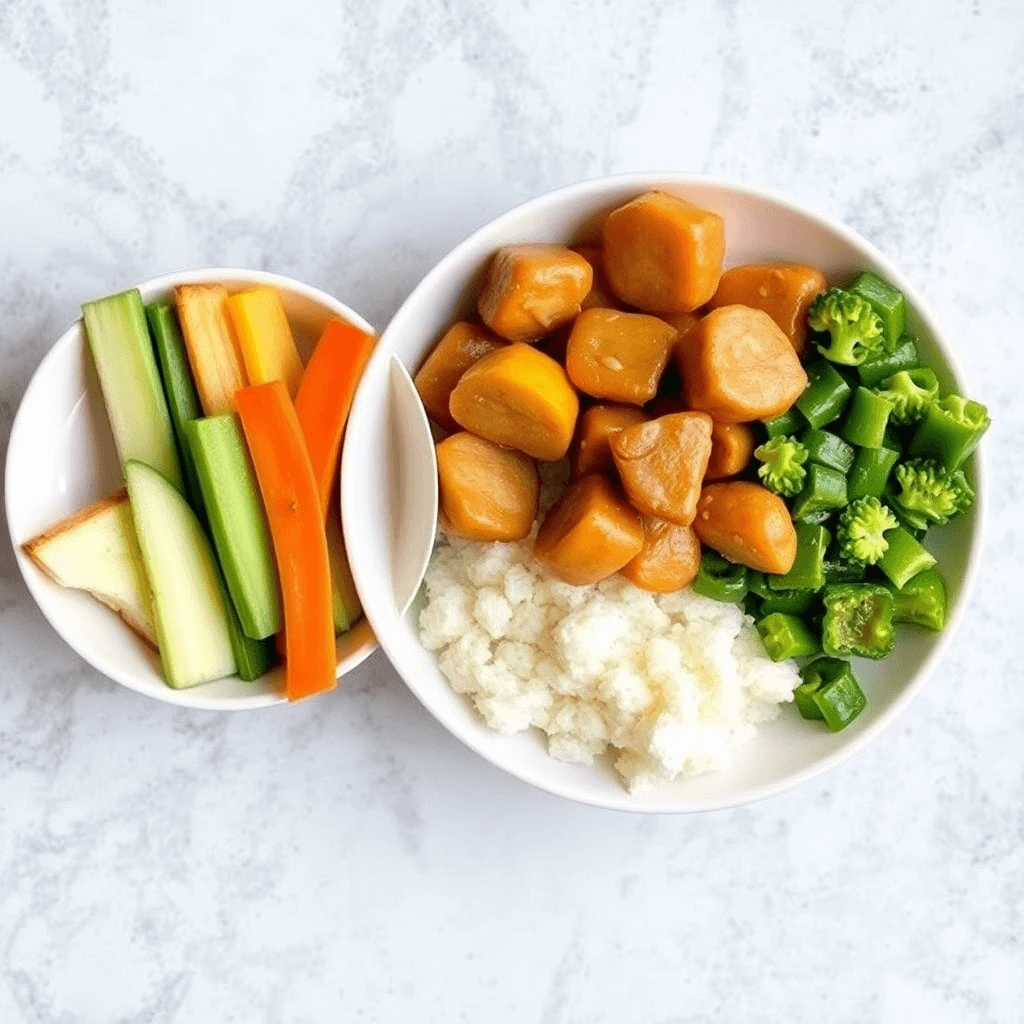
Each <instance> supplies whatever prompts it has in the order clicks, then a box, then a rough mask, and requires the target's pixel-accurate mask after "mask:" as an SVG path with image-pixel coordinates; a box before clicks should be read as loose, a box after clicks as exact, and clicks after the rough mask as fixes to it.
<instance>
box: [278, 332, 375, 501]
mask: <svg viewBox="0 0 1024 1024" xmlns="http://www.w3.org/2000/svg"><path fill="white" fill-rule="evenodd" d="M374 341H375V339H374V337H373V335H372V334H367V333H366V332H365V331H361V330H359V328H358V327H353V326H352V325H351V324H349V323H346V322H345V321H344V320H329V321H328V322H327V325H326V326H325V327H324V330H323V334H321V335H320V341H319V342H317V346H316V348H315V349H314V350H313V355H312V356H310V359H309V363H308V364H307V366H306V371H305V373H303V375H302V381H301V383H300V384H299V393H298V394H297V395H296V396H295V411H296V413H297V414H298V417H299V423H300V424H301V426H302V435H303V437H304V438H305V439H306V450H307V451H308V452H309V460H310V462H311V463H312V464H313V473H314V474H315V475H316V481H317V487H318V488H319V491H320V503H321V505H322V507H323V510H324V514H325V515H326V513H327V508H328V505H329V503H330V497H331V490H332V488H333V486H334V478H335V476H336V474H337V471H338V453H339V452H340V451H341V439H342V437H343V435H344V433H345V422H346V420H347V419H348V412H349V409H351V408H352V398H353V396H354V395H355V393H356V386H357V385H358V384H359V378H360V377H362V375H363V369H364V368H365V367H366V361H367V360H368V359H369V358H370V353H371V352H372V351H373V345H374Z"/></svg>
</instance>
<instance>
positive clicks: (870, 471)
mask: <svg viewBox="0 0 1024 1024" xmlns="http://www.w3.org/2000/svg"><path fill="white" fill-rule="evenodd" d="M899 457H900V456H899V452H896V451H893V450H892V449H890V448H889V447H882V448H858V449H857V457H856V458H855V459H854V460H853V468H852V469H851V470H850V477H849V480H848V481H847V497H848V498H849V499H850V501H856V500H857V498H881V496H882V495H883V494H884V493H885V485H886V483H888V481H889V474H890V473H891V472H892V467H893V466H895V465H896V462H897V460H898V459H899Z"/></svg>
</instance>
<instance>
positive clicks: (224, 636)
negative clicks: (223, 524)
mask: <svg viewBox="0 0 1024 1024" xmlns="http://www.w3.org/2000/svg"><path fill="white" fill-rule="evenodd" d="M124 475H125V481H126V482H127V484H128V498H129V500H130V501H131V506H132V518H133V519H134V520H135V530H136V533H137V534H138V538H139V547H140V549H141V550H142V560H143V563H144V564H145V566H146V573H147V575H148V576H149V583H150V587H151V588H152V591H153V612H154V615H153V617H154V624H155V625H156V633H157V642H158V644H159V647H160V660H161V663H162V665H163V673H164V679H166V680H167V683H168V685H169V686H172V687H174V688H175V689H182V688H184V687H187V686H195V685H197V684H198V683H205V682H209V681H210V680H211V679H220V678H222V677H223V676H229V675H231V674H232V673H233V672H234V671H235V668H236V665H235V656H234V653H233V652H232V648H231V634H230V630H229V627H228V614H229V602H228V596H227V593H226V592H225V590H224V584H223V581H222V579H221V575H220V570H219V569H218V567H217V561H216V559H215V558H214V556H213V551H212V550H211V548H210V542H209V541H208V540H207V538H206V534H205V533H204V532H203V528H202V526H200V524H199V520H198V519H197V518H196V514H195V513H194V512H193V511H192V509H191V508H190V507H189V505H188V502H187V501H185V499H184V498H183V497H182V496H181V493H180V492H179V491H178V490H177V488H175V487H174V486H173V485H172V484H171V483H170V482H169V481H168V480H167V479H166V478H165V477H163V476H162V475H161V474H160V473H158V472H157V471H156V470H155V469H153V468H152V467H150V466H148V465H146V464H145V463H143V462H138V461H136V460H134V459H129V460H128V462H126V463H125V466H124Z"/></svg>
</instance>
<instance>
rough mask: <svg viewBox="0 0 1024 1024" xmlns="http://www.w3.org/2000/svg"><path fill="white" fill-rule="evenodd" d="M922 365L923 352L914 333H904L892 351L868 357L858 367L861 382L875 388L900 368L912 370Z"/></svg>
mask: <svg viewBox="0 0 1024 1024" xmlns="http://www.w3.org/2000/svg"><path fill="white" fill-rule="evenodd" d="M920 365H921V353H920V352H919V351H918V348H917V341H916V340H915V339H914V337H913V335H910V334H904V335H903V337H902V338H900V340H899V344H898V345H897V346H896V348H895V349H893V351H892V352H883V353H882V354H881V355H878V356H875V357H874V359H868V360H867V361H866V362H863V363H861V364H860V366H858V367H857V372H858V373H859V374H860V382H861V384H863V385H864V386H865V387H867V388H873V387H874V386H875V385H876V384H878V383H879V382H880V381H883V380H885V378H886V377H891V376H892V375H893V374H894V373H899V372H900V370H912V369H914V367H916V366H920Z"/></svg>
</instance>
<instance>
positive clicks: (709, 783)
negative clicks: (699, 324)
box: [342, 174, 985, 811]
mask: <svg viewBox="0 0 1024 1024" xmlns="http://www.w3.org/2000/svg"><path fill="white" fill-rule="evenodd" d="M654 187H658V188H664V189H667V190H668V191H671V192H675V193H677V194H678V195H680V196H684V197H685V198H687V199H689V200H691V201H692V202H694V203H697V204H699V205H701V206H707V207H710V208H711V209H714V210H718V211H719V212H720V213H722V214H724V216H725V225H726V242H727V254H726V263H727V265H733V264H737V263H746V262H751V261H757V260H761V261H764V260H798V261H802V262H806V263H809V264H812V265H814V266H817V267H820V268H821V269H822V270H824V271H825V272H826V273H827V274H828V275H829V277H830V278H831V279H832V280H835V281H838V282H842V281H845V280H847V279H848V278H850V277H852V276H853V274H854V273H856V272H857V271H859V270H862V269H864V268H868V269H871V270H874V271H876V272H877V273H878V274H880V275H881V276H882V277H883V278H885V279H887V280H888V281H890V282H892V283H893V284H894V285H895V286H896V287H898V288H900V289H901V290H902V291H903V292H904V293H905V294H906V296H907V298H908V300H909V302H910V306H911V314H910V328H911V330H913V331H914V333H915V334H917V335H918V336H919V338H920V340H921V348H922V353H923V355H924V356H925V358H926V359H927V361H928V362H929V364H931V365H932V366H933V367H934V368H935V370H936V372H937V373H938V375H939V377H940V378H941V379H942V381H943V384H944V385H945V386H946V387H951V386H954V385H956V386H957V387H958V389H959V390H964V389H965V384H964V381H963V378H962V377H961V375H960V373H959V371H958V370H957V368H956V366H955V363H954V360H953V357H952V354H951V350H950V345H949V343H948V342H946V341H944V340H943V339H942V337H941V334H940V332H939V328H938V326H937V325H936V323H935V322H934V320H933V319H932V317H931V316H930V315H929V314H928V312H927V310H926V309H925V306H924V303H923V302H922V301H921V298H920V296H919V295H918V294H917V292H916V291H915V289H914V288H913V287H912V286H911V285H910V283H909V282H908V281H907V280H906V279H905V278H904V276H903V275H902V274H901V273H900V272H899V271H898V270H897V269H896V268H895V267H894V266H892V265H891V264H890V263H889V261H888V260H886V259H885V257H884V256H882V254H881V253H879V252H878V251H877V250H876V249H875V248H874V247H873V246H872V245H870V244H869V243H868V242H866V241H865V240H864V239H862V238H860V237H859V236H858V235H856V234H855V233H854V232H852V231H850V230H848V229H847V228H844V227H842V226H841V225H839V224H836V223H833V222H831V221H829V220H827V219H826V218H824V217H821V216H819V215H817V214H814V213H811V212H810V211H808V210H805V209H802V208H801V207H799V206H797V205H796V204H794V203H792V202H790V201H788V200H785V199H782V198H780V197H779V196H775V195H771V194H769V193H766V192H762V191H759V190H755V189H751V188H746V187H742V186H737V185H730V184H726V183H724V182H719V181H713V180H709V179H705V178H693V177H690V176H686V175H679V174H633V175H624V176H618V177H612V178H602V179H598V180H595V181H588V182H584V183H582V184H579V185H572V186H570V187H568V188H563V189H560V190H558V191H556V192H552V193H550V194H548V195H544V196H541V197H540V198H539V199H535V200H533V201H531V202H528V203H525V204H524V205H522V206H519V207H517V208H516V209H514V210H512V211H511V212H509V213H506V214H505V215H504V216H501V217H499V218H498V219H497V220H495V221H492V222H491V223H490V224H488V225H486V226H485V227H483V228H481V229H480V230H479V231H477V232H476V233H475V234H474V235H472V236H471V237H470V238H468V239H467V240H466V241H465V242H463V243H462V244H461V245H459V246H458V247H457V248H456V249H454V250H453V251H452V252H451V253H450V254H449V255H448V256H446V257H445V258H444V259H443V260H442V261H441V262H440V263H439V264H438V265H437V266H436V267H435V268H434V269H433V270H432V271H431V272H430V273H429V274H428V275H427V276H426V277H425V278H424V279H423V281H422V282H421V283H420V285H419V286H418V287H417V288H416V290H415V291H414V292H413V293H412V295H410V296H409V298H408V299H407V300H406V302H405V304H404V305H403V306H402V308H401V309H400V310H399V311H398V313H397V314H396V315H395V317H394V319H393V320H392V321H391V324H390V325H389V327H388V328H387V330H386V331H385V333H384V335H383V337H382V338H381V341H380V343H379V345H378V349H377V352H376V354H375V355H374V357H373V359H372V360H371V361H370V364H369V366H368V368H367V371H366V374H365V376H364V378H363V382H362V384H361V386H360V389H359V392H358V394H357V396H356V401H355V404H354V407H353V410H352V416H351V419H350V421H349V425H348V433H347V438H346V444H345V458H344V461H343V470H342V520H343V522H344V528H345V536H346V540H347V544H348V549H349V552H350V556H351V562H352V571H353V574H354V576H355V580H356V585H357V587H358V589H359V593H360V595H361V597H362V601H363V605H364V608H365V610H366V614H367V616H368V618H369V620H370V623H371V625H372V626H373V628H374V630H375V631H376V633H377V636H378V637H379V638H380V643H381V646H382V647H383V648H384V650H385V652H386V653H387V655H388V657H389V658H390V659H391V661H392V663H393V664H394V666H395V668H396V669H397V670H398V672H399V674H400V675H401V676H402V678H403V679H404V680H405V682H406V684H407V685H408V686H409V688H410V689H411V690H412V691H413V693H415V694H416V696H417V697H418V698H419V699H420V700H421V701H422V702H423V704H424V705H425V706H426V707H427V708H428V710H429V711H430V712H431V713H432V714H433V715H434V716H435V717H436V718H437V719H438V721H439V722H441V723H442V725H444V726H445V727H446V728H447V729H448V730H449V731H450V732H452V733H453V734H454V735H455V736H457V737H458V738H459V739H460V740H462V741H463V742H464V743H465V744H466V745H467V746H469V747H471V748H472V749H473V750H475V751H476V752H477V753H479V754H480V755H481V756H482V757H484V758H486V759H487V760H488V761H491V762H492V763H493V764H495V765H498V766H499V767H501V768H504V769H505V770H506V771H508V772H511V773H512V774H513V775H516V776H518V777H519V778H521V779H523V780H524V781H526V782H530V783H532V784H533V785H535V786H539V787H540V788H542V789H545V790H548V791H549V792H552V793H557V794H560V795H562V796H566V797H569V798H571V799H574V800H579V801H581V802H584V803H590V804H596V805H600V806H603V807H612V808H619V809H623V810H636V811H698V810H708V809H713V808H719V807H727V806H730V805H734V804H739V803H744V802H746V801H750V800H754V799H757V798H759V797H764V796H767V795H769V794H772V793H778V792H780V791H781V790H783V789H786V788H787V787H789V786H792V785H795V784H796V783H797V782H800V781H802V780H804V779H808V778H810V777H812V776H813V775H816V774H818V773H819V772H821V771H824V770H825V769H826V768H828V767H830V766H832V765H834V764H836V763H838V762H839V761H840V760H842V759H843V758H845V757H847V756H849V755H850V754H852V753H853V752H854V751H856V750H859V749H860V748H862V747H863V746H864V745H865V744H866V743H867V742H868V741H869V740H871V739H872V738H873V737H874V736H877V735H878V734H879V732H881V730H882V729H883V728H884V727H885V726H886V725H888V724H889V723H890V722H892V721H893V720H894V719H895V717H896V715H897V714H898V713H899V712H900V711H901V710H902V709H903V708H905V707H906V706H907V704H908V703H909V701H910V699H911V698H912V697H913V695H914V694H915V693H917V692H918V691H919V690H920V689H921V687H922V686H923V684H924V682H925V679H926V678H927V676H928V673H929V672H930V670H931V669H932V668H933V667H934V665H935V664H936V662H937V661H938V659H939V657H940V656H941V654H942V651H943V650H944V649H945V646H946V644H947V643H948V642H949V639H950V637H951V636H952V635H953V632H954V631H955V629H956V627H957V624H958V622H959V619H960V616H961V614H962V611H963V609H964V606H965V605H966V603H967V602H966V598H967V592H968V590H969V589H970V585H971V583H972V582H973V578H974V575H975V570H976V567H977V563H978V555H979V548H980V537H981V524H982V518H983V505H984V497H985V488H984V480H983V479H982V467H981V465H980V464H979V461H978V460H977V459H976V460H975V461H974V464H973V467H972V473H973V476H974V478H975V481H976V484H977V492H978V501H977V504H976V505H975V507H974V509H973V511H972V512H971V513H970V514H969V515H967V516H966V517H964V518H962V519H960V520H958V521H957V522H956V523H955V525H950V526H948V527H945V528H943V529H940V530H935V531H933V532H932V534H930V538H929V546H930V547H931V548H932V550H933V551H934V553H935V554H936V555H937V556H938V558H939V564H940V567H941V569H942V571H943V573H944V574H945V576H946V578H947V581H948V583H949V590H950V599H951V614H950V616H949V619H948V621H947V625H946V628H945V630H943V632H942V633H941V634H939V635H938V636H931V635H928V634H926V633H924V632H923V631H916V630H913V629H902V630H901V632H900V639H899V645H898V647H897V650H896V653H895V654H894V655H893V656H892V657H890V658H889V659H887V660H886V661H884V662H881V663H870V662H861V663H859V665H858V674H859V675H860V677H861V678H862V680H863V681H864V683H865V689H866V691H867V694H868V699H869V705H868V709H867V711H866V712H865V713H864V714H863V715H861V717H860V718H859V719H857V721H856V722H855V723H853V724H852V725H851V726H850V727H848V728H847V729H846V730H844V731H843V732H841V733H837V734H832V733H830V732H828V731H827V730H825V729H823V728H820V727H817V725H816V724H815V723H809V722H805V721H803V720H802V719H801V718H800V717H799V715H798V714H797V712H796V710H795V708H793V707H792V706H789V707H786V708H784V710H783V713H782V714H781V715H780V717H779V718H778V719H776V720H775V721H774V722H771V723H769V724H767V725H764V726H761V727H760V728H759V730H758V735H757V738H756V739H755V740H754V741H753V742H752V743H751V744H749V745H747V746H746V747H744V748H743V749H742V751H741V752H740V753H739V754H738V756H737V758H736V760H735V762H734V764H733V766H732V767H731V768H730V769H729V770H728V771H724V772H719V773H715V774H709V775H704V776H698V777H695V778H692V779H687V780H684V781H680V782H676V783H671V784H665V785H661V786H657V787H654V788H651V789H649V790H647V791H644V792H641V793H638V794H635V795H631V794H629V793H627V792H626V790H625V789H624V788H623V786H622V785H621V783H620V782H619V781H618V779H617V778H616V776H615V775H614V773H613V771H612V770H611V768H610V767H609V766H608V765H601V766H595V767H593V768H588V767H584V766H580V765H572V764H565V763H562V762H560V761H556V760H554V759H553V758H551V757H549V756H548V754H547V753H546V751H545V746H544V741H543V737H542V736H541V734H540V733H539V732H538V731H537V730H532V731H530V732H526V733H521V734H518V735H515V736H502V735H499V734H497V733H495V732H492V731H491V730H490V729H488V728H486V727H485V726H484V725H483V723H482V721H481V720H480V718H479V717H478V716H477V715H476V713H475V712H474V711H473V709H472V707H471V706H470V704H469V702H468V701H467V700H466V699H465V698H463V697H461V696H459V695H458V694H456V693H455V692H454V691H453V690H452V689H451V688H450V686H449V685H448V683H447V682H446V681H445V679H444V677H443V676H442V675H441V673H440V671H439V670H438V667H437V663H436V660H435V658H434V656H433V655H431V654H430V653H428V652H427V651H425V650H424V649H423V648H422V647H421V646H420V644H419V641H418V639H417V629H416V624H415V616H416V614H417V607H418V604H419V602H418V603H417V604H414V605H413V608H412V610H411V611H410V612H409V613H408V614H407V615H405V616H401V615H399V613H398V611H397V610H396V608H395V607H394V602H393V600H392V596H391V588H390V584H389V579H390V570H391V565H390V560H391V557H392V556H391V545H392V536H393V535H394V534H400V533H401V522H400V521H398V522H395V523H392V513H391V509H389V507H388V501H387V497H386V496H387V494H388V486H387V476H388V473H389V472H391V470H390V469H389V466H391V461H392V460H393V459H395V458H397V457H399V456H400V453H395V452H393V451H390V450H389V437H392V436H394V432H393V430H392V432H391V433H389V426H388V416H389V413H388V401H387V397H388V395H387V378H388V373H387V360H388V359H389V357H390V356H391V354H392V353H395V354H397V355H398V357H399V358H401V359H402V360H403V362H404V363H405V364H406V365H407V366H408V367H409V368H410V370H413V371H414V370H415V369H416V368H417V367H418V366H419V364H420V362H421V361H422V359H423V358H424V356H425V355H426V354H427V352H428V351H429V350H430V348H431V346H433V344H434V343H435V342H436V340H437V339H438V337H439V335H440V334H441V332H442V331H443V330H444V329H445V327H446V326H447V325H448V324H450V323H451V321H452V320H454V319H456V318H457V317H458V316H459V315H461V314H465V313H467V312H468V311H470V310H471V309H472V308H473V306H474V300H475V296H476V291H477V286H478V282H479V276H480V273H481V271H482V269H483V267H484V265H485V263H486V261H487V259H488V257H489V256H490V255H491V254H492V253H493V252H494V250H495V249H496V248H497V247H498V246H500V245H503V244H506V243H510V242H528V241H550V242H565V241H577V240H585V239H588V238H592V237H595V233H596V229H597V226H598V225H599V223H600V221H601V218H602V216H603V215H604V214H605V213H606V212H607V211H608V210H610V209H611V208H613V207H615V206H618V205H620V204H621V203H623V202H625V201H627V200H629V199H631V198H633V197H634V196H636V195H637V194H638V193H640V192H643V191H644V190H646V189H649V188H654ZM966 390H967V391H968V392H969V389H966ZM396 514H397V513H396Z"/></svg>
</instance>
